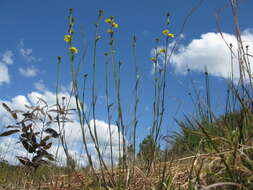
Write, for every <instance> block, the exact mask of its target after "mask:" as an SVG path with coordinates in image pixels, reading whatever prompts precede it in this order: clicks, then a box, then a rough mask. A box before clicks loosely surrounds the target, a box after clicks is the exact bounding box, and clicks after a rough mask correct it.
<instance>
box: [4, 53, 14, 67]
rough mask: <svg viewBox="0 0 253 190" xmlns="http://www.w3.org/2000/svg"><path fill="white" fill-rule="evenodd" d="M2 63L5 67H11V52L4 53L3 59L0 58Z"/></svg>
mask: <svg viewBox="0 0 253 190" xmlns="http://www.w3.org/2000/svg"><path fill="white" fill-rule="evenodd" d="M2 62H3V63H4V64H7V65H11V64H13V63H14V61H13V53H12V51H10V50H7V51H5V52H4V54H3V57H2Z"/></svg>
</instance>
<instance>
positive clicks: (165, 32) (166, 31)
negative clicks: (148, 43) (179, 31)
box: [162, 29, 170, 36]
mask: <svg viewBox="0 0 253 190" xmlns="http://www.w3.org/2000/svg"><path fill="white" fill-rule="evenodd" d="M169 32H170V31H169V30H168V29H165V30H163V31H162V33H163V34H164V35H165V36H167V35H168V34H169Z"/></svg>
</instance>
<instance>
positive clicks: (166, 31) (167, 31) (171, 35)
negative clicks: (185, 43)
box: [162, 29, 175, 38]
mask: <svg viewBox="0 0 253 190" xmlns="http://www.w3.org/2000/svg"><path fill="white" fill-rule="evenodd" d="M162 33H163V35H165V36H167V37H170V38H174V37H175V35H174V34H173V33H170V31H169V30H168V29H165V30H163V31H162Z"/></svg>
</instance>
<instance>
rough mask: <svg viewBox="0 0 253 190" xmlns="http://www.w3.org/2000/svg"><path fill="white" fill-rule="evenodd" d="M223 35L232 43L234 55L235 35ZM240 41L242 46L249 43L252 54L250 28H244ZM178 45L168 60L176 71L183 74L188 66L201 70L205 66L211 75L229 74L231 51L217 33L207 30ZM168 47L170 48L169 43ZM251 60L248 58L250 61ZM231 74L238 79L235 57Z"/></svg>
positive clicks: (252, 39) (237, 66)
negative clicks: (188, 41) (207, 31)
mask: <svg viewBox="0 0 253 190" xmlns="http://www.w3.org/2000/svg"><path fill="white" fill-rule="evenodd" d="M223 36H224V39H225V40H226V42H227V44H233V50H234V52H235V55H237V54H236V50H237V40H236V37H235V36H234V35H232V34H228V33H223ZM242 41H243V45H244V47H246V45H249V53H250V54H251V55H252V54H253V46H252V43H253V32H252V30H245V31H244V32H243V33H242ZM178 47H179V48H178V50H177V51H176V52H175V53H174V55H172V57H171V60H170V61H171V63H172V65H173V67H174V68H175V72H176V73H179V74H185V73H186V71H187V69H188V68H189V69H191V70H194V71H199V72H203V71H204V69H205V67H207V70H208V73H209V74H211V75H213V76H216V77H222V78H229V77H230V76H231V73H232V68H231V59H230V58H231V52H230V50H229V48H228V47H227V45H226V43H225V42H224V40H223V39H222V38H221V36H220V34H219V33H213V32H209V33H205V34H202V35H201V36H200V38H199V39H193V40H192V41H191V42H190V43H189V44H187V45H182V44H180V45H179V46H178ZM251 47H252V48H251ZM169 49H171V44H170V47H169ZM252 60H253V59H252V58H250V61H251V62H252ZM233 74H234V79H235V80H238V79H239V77H240V72H239V64H238V61H237V59H236V58H234V64H233Z"/></svg>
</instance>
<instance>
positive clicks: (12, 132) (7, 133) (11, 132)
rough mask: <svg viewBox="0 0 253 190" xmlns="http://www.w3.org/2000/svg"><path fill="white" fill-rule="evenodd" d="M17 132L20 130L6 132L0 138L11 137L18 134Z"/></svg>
mask: <svg viewBox="0 0 253 190" xmlns="http://www.w3.org/2000/svg"><path fill="white" fill-rule="evenodd" d="M17 132H19V130H18V129H15V130H10V131H5V132H3V133H1V134H0V137H5V136H9V135H12V134H14V133H17Z"/></svg>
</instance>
